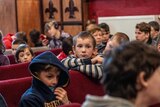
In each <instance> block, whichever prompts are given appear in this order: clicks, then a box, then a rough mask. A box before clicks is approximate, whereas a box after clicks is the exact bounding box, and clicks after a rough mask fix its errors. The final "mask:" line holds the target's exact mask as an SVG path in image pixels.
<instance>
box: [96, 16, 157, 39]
mask: <svg viewBox="0 0 160 107" xmlns="http://www.w3.org/2000/svg"><path fill="white" fill-rule="evenodd" d="M153 20H155V15H147V16H120V17H99V18H98V23H102V22H105V23H107V24H108V25H109V27H110V32H111V34H115V33H116V32H124V33H126V34H127V35H128V36H129V38H130V40H134V39H135V26H136V24H137V23H140V22H149V21H153Z"/></svg>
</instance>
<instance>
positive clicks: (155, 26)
mask: <svg viewBox="0 0 160 107" xmlns="http://www.w3.org/2000/svg"><path fill="white" fill-rule="evenodd" d="M148 24H149V25H150V26H151V27H153V29H154V30H155V31H159V28H160V26H159V23H158V22H156V21H150V22H149V23H148Z"/></svg>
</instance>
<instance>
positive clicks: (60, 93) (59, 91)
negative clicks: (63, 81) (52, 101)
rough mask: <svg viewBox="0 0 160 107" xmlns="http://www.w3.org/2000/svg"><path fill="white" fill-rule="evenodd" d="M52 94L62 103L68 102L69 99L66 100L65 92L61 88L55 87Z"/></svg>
mask: <svg viewBox="0 0 160 107" xmlns="http://www.w3.org/2000/svg"><path fill="white" fill-rule="evenodd" d="M54 94H55V95H56V98H57V99H58V100H60V101H61V102H62V103H63V104H69V103H70V101H69V100H68V96H67V92H66V91H65V90H64V89H63V88H61V87H57V88H56V89H55V91H54Z"/></svg>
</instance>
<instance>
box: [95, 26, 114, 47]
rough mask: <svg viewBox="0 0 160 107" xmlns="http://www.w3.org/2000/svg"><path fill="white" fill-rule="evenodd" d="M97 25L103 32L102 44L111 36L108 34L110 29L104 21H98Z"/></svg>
mask: <svg viewBox="0 0 160 107" xmlns="http://www.w3.org/2000/svg"><path fill="white" fill-rule="evenodd" d="M98 26H99V27H100V28H101V31H102V34H103V41H102V43H103V44H106V43H107V41H108V40H109V38H111V37H112V35H111V34H110V29H109V25H108V24H106V23H100V24H98Z"/></svg>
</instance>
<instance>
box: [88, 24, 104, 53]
mask: <svg viewBox="0 0 160 107" xmlns="http://www.w3.org/2000/svg"><path fill="white" fill-rule="evenodd" d="M90 33H91V35H92V36H93V37H94V38H95V40H96V48H97V51H98V53H102V52H103V50H104V48H105V46H106V44H103V34H102V31H101V29H100V28H99V27H96V28H94V29H92V30H91V31H90Z"/></svg>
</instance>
